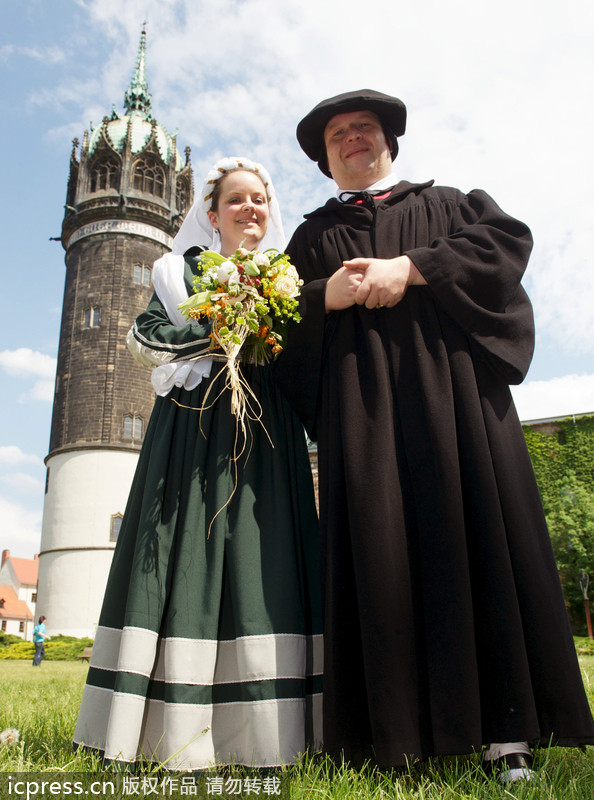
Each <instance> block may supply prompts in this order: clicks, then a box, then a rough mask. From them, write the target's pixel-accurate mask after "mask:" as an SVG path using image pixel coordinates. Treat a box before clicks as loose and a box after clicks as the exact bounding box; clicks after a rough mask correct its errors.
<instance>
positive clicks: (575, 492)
mask: <svg viewBox="0 0 594 800" xmlns="http://www.w3.org/2000/svg"><path fill="white" fill-rule="evenodd" d="M546 511H547V514H546V517H547V523H548V526H549V532H550V534H551V541H552V544H553V550H554V552H555V558H556V559H557V566H558V568H559V575H560V577H561V583H562V585H563V589H564V592H565V599H566V602H567V606H568V610H569V613H570V615H571V617H572V620H573V621H574V623H576V624H577V623H579V628H580V630H582V631H583V630H585V625H586V621H585V614H584V602H583V594H582V590H581V587H580V570H582V569H583V570H585V571H586V572H587V573H588V574H589V575H590V576H591V577H592V583H593V585H594V496H593V494H592V491H591V490H590V489H589V487H587V486H586V485H584V483H583V482H582V481H580V480H579V479H578V477H577V476H576V475H575V473H574V472H572V471H571V470H570V471H568V472H567V473H566V474H565V475H564V476H563V477H562V478H560V479H558V480H556V481H555V482H554V483H553V484H552V486H551V487H550V492H549V496H548V497H547V503H546Z"/></svg>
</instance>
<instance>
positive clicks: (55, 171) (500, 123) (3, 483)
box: [0, 0, 594, 557]
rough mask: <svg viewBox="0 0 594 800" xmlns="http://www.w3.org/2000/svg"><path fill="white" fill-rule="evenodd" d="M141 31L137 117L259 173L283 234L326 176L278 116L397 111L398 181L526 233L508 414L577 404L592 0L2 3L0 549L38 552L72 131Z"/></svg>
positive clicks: (588, 212)
mask: <svg viewBox="0 0 594 800" xmlns="http://www.w3.org/2000/svg"><path fill="white" fill-rule="evenodd" d="M145 20H146V22H147V76H148V82H149V87H150V90H151V93H152V97H153V110H154V113H155V116H156V117H157V119H158V120H159V122H161V123H162V124H163V125H164V126H165V127H166V128H167V130H169V131H170V132H175V131H176V130H177V131H178V146H179V148H180V150H181V151H182V152H183V149H184V147H185V146H186V145H189V146H190V147H191V149H192V163H193V167H194V171H195V176H196V182H197V183H199V182H200V181H201V178H202V175H203V174H204V173H205V172H206V171H207V170H208V168H209V167H210V165H211V164H212V163H213V162H214V161H215V160H216V159H217V158H218V157H219V156H221V155H231V154H235V155H241V154H245V155H249V156H251V157H253V158H256V159H257V160H260V161H262V162H263V163H264V164H265V165H266V166H267V167H268V169H269V170H270V172H271V173H272V176H273V179H274V182H275V185H276V188H277V192H278V194H279V198H280V202H281V208H282V209H283V214H284V220H285V229H286V232H287V233H289V234H290V232H291V231H292V230H293V228H294V227H295V226H296V224H297V223H298V222H299V220H300V218H301V215H302V214H303V213H304V212H306V211H308V210H311V209H312V208H314V207H315V206H316V205H318V204H319V203H321V202H322V201H324V200H325V199H326V197H327V196H329V195H330V193H331V192H332V190H333V184H332V183H331V182H330V181H328V180H327V179H325V178H323V176H322V175H321V173H319V172H318V171H317V169H316V167H315V166H314V165H313V164H312V163H311V162H309V161H308V160H307V158H306V157H305V156H304V155H303V153H301V151H300V150H299V147H298V146H297V144H296V141H295V138H294V130H295V126H296V124H297V122H298V121H299V119H300V118H301V117H302V116H303V114H304V113H306V112H307V111H308V110H309V109H310V108H311V107H312V106H313V105H314V104H315V103H317V102H318V101H319V100H321V99H323V98H324V97H327V96H330V95H332V94H336V93H338V92H341V91H347V90H349V89H353V88H362V87H371V88H375V89H378V90H380V91H384V92H388V93H390V94H396V95H398V96H399V97H401V98H402V99H403V100H404V101H405V102H406V104H407V106H408V110H409V123H408V130H407V134H406V136H405V137H403V139H401V145H400V155H399V157H398V160H397V162H396V167H397V171H398V174H399V175H400V176H401V177H403V178H407V179H409V180H413V181H417V180H418V181H424V180H426V179H429V178H434V179H435V180H436V182H438V183H442V184H448V185H455V186H458V187H459V188H461V189H462V190H465V191H466V190H470V189H472V188H475V187H479V188H482V189H485V190H486V191H488V192H489V193H490V194H491V195H492V196H493V197H494V198H495V199H496V200H497V202H498V203H499V204H500V205H501V206H502V207H503V208H504V210H506V211H508V212H509V213H510V214H513V215H515V216H518V217H519V218H521V219H523V220H525V221H526V222H527V223H528V224H529V225H530V226H531V228H532V230H533V233H534V237H535V249H534V253H533V257H532V259H531V262H530V265H529V270H528V273H527V276H526V280H525V285H526V288H527V289H528V292H529V294H530V296H531V298H532V300H533V303H534V308H535V317H536V322H537V336H538V338H537V350H536V355H535V358H534V362H533V366H532V367H531V370H530V373H529V375H528V379H527V381H526V383H525V384H524V385H523V386H522V387H519V388H518V389H515V390H514V396H515V397H516V402H517V405H518V409H519V411H520V416H521V417H522V418H523V419H535V418H542V417H547V416H554V415H558V414H568V413H583V412H592V411H594V366H593V355H594V313H593V312H592V309H593V308H594V269H593V261H594V256H593V247H592V238H593V233H592V231H593V228H594V225H593V223H594V200H593V199H592V191H591V186H590V184H591V180H592V176H593V174H594V169H593V166H594V163H593V162H594V148H593V147H592V141H593V140H594V108H593V105H592V102H591V99H592V96H594V91H593V90H594V85H593V84H594V49H593V48H592V41H594V36H593V34H594V12H593V6H592V4H591V3H590V2H589V0H573V1H572V2H571V3H565V4H562V3H559V2H558V1H557V0H541V2H536V0H524V2H522V3H518V2H517V0H514V1H513V2H512V0H500V2H499V3H497V4H496V5H494V4H492V3H486V2H479V1H478V0H475V1H474V2H472V1H471V0H451V2H449V3H443V2H438V0H417V2H416V3H414V4H413V3H410V0H375V2H374V3H373V4H369V3H367V4H362V3H360V2H355V0H325V2H323V3H304V2H302V0H283V2H282V3H280V2H278V0H202V2H195V0H126V2H125V3H122V2H121V0H80V1H79V0H19V1H18V2H14V0H0V86H1V89H0V131H1V133H0V159H1V165H2V169H1V174H2V185H3V192H2V194H1V199H0V202H1V204H2V205H1V215H0V220H1V224H2V229H3V230H2V232H3V236H2V242H3V249H4V260H3V266H2V279H3V291H2V292H1V293H0V302H1V304H2V306H1V307H2V321H3V325H2V332H3V336H2V342H1V344H0V376H1V378H2V387H3V391H2V396H1V399H0V403H1V413H0V520H1V522H0V549H4V548H5V547H8V548H10V549H11V551H12V553H13V555H16V556H23V557H30V556H32V555H33V553H35V552H37V551H38V549H39V537H40V530H41V514H42V508H43V485H44V479H45V469H44V465H43V458H44V457H45V456H46V454H47V449H48V443H49V430H50V420H51V398H52V394H53V381H54V373H55V358H56V354H57V346H58V336H59V326H60V313H61V303H62V292H63V287H64V271H65V270H64V252H63V250H62V247H61V245H60V243H59V242H55V241H50V237H55V236H59V234H60V228H61V222H62V216H63V207H64V201H65V193H66V181H67V177H68V164H69V157H70V152H71V148H72V139H73V138H74V137H75V136H77V137H78V138H79V139H81V138H82V134H83V132H84V130H85V129H89V126H90V125H91V124H95V125H96V124H98V123H100V122H101V119H102V117H103V116H104V115H105V114H109V113H110V112H111V108H112V104H115V106H116V109H117V110H118V111H121V110H122V107H123V98H124V91H125V89H126V88H127V86H128V83H129V81H130V78H131V76H132V71H133V68H134V64H135V59H136V53H137V49H138V42H139V37H140V30H141V26H142V23H143V22H144V21H145Z"/></svg>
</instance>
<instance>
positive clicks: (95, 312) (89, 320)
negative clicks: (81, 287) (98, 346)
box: [83, 306, 101, 328]
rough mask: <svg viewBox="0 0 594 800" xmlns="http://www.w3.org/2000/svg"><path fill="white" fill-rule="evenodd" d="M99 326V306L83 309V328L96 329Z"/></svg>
mask: <svg viewBox="0 0 594 800" xmlns="http://www.w3.org/2000/svg"><path fill="white" fill-rule="evenodd" d="M100 324H101V309H100V308H99V306H91V307H90V308H85V311H84V314H83V328H98V327H99V325H100Z"/></svg>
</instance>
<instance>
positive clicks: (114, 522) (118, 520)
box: [109, 512, 123, 542]
mask: <svg viewBox="0 0 594 800" xmlns="http://www.w3.org/2000/svg"><path fill="white" fill-rule="evenodd" d="M122 519H123V516H122V515H121V514H120V513H119V512H118V513H117V514H112V515H111V525H110V528H109V541H110V542H117V540H118V536H119V535H120V528H121V527H122Z"/></svg>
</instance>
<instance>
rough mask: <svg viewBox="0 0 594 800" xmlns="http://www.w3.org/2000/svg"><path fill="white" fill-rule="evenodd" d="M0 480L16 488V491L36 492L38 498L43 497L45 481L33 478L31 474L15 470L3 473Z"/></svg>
mask: <svg viewBox="0 0 594 800" xmlns="http://www.w3.org/2000/svg"><path fill="white" fill-rule="evenodd" d="M1 480H2V482H3V483H6V484H8V485H9V486H11V487H12V488H13V489H16V491H17V492H24V493H26V494H32V495H34V494H37V495H39V497H40V498H41V497H43V490H44V488H45V481H44V480H43V479H42V478H35V477H33V476H32V475H27V473H26V472H15V473H13V474H11V475H4V476H3V477H2V479H1Z"/></svg>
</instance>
